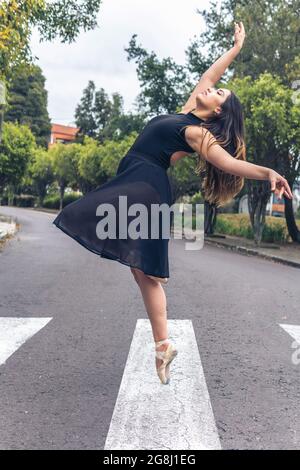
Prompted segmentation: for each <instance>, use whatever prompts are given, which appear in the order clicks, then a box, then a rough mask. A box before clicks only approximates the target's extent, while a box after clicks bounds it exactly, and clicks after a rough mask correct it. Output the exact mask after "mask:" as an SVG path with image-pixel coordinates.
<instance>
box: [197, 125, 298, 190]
mask: <svg viewBox="0 0 300 470" xmlns="http://www.w3.org/2000/svg"><path fill="white" fill-rule="evenodd" d="M196 133H197V134H198V138H197V139H196V134H194V139H196V140H195V142H197V143H196V144H194V145H193V147H194V148H195V150H196V151H197V152H198V153H199V154H201V155H202V156H203V157H204V158H205V159H206V160H207V161H208V162H210V163H211V164H212V165H214V166H215V167H217V168H219V169H220V170H222V171H224V172H225V173H230V174H231V175H236V176H242V177H244V178H248V179H253V180H266V181H270V183H271V191H274V192H275V194H276V195H277V196H278V197H279V198H280V199H281V197H282V195H283V194H284V195H285V196H286V197H288V198H289V199H293V193H292V191H291V188H290V186H289V184H288V182H287V180H286V179H285V178H284V177H283V176H281V175H280V174H279V173H277V172H276V171H274V170H272V169H271V168H268V167H265V166H260V165H255V164H254V163H250V162H246V161H244V160H237V159H236V158H234V157H232V156H231V155H230V153H228V152H227V151H226V150H225V149H223V147H221V146H220V145H218V144H213V145H211V146H210V147H209V148H208V143H209V142H210V139H213V140H214V137H213V135H212V134H211V133H210V132H209V131H207V130H204V128H201V127H200V128H198V129H197V131H196ZM201 142H202V143H201Z"/></svg>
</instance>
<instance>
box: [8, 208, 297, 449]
mask: <svg viewBox="0 0 300 470" xmlns="http://www.w3.org/2000/svg"><path fill="white" fill-rule="evenodd" d="M0 212H1V213H3V214H9V215H16V216H17V217H18V220H19V222H20V223H21V230H20V231H19V232H18V234H17V235H16V237H15V238H14V239H12V240H9V241H8V243H7V244H6V247H5V249H4V251H3V252H1V253H0V317H22V318H26V317H53V319H52V320H51V321H50V322H49V323H48V324H47V325H46V326H45V327H44V328H42V329H41V330H40V331H39V332H38V333H37V334H36V335H34V336H33V337H32V338H30V339H29V340H28V341H26V342H25V343H24V344H23V345H22V346H21V347H20V348H18V349H17V350H16V351H15V352H14V353H13V354H12V355H11V356H10V357H9V358H8V360H7V361H6V363H5V364H3V365H2V366H0V416H1V424H0V448H1V449H103V447H104V442H105V438H106V436H107V432H108V428H109V424H110V420H111V416H112V413H113V409H114V405H115V401H116V398H117V396H118V390H119V386H120V382H121V379H122V375H123V370H124V366H125V364H126V360H127V356H128V350H129V347H130V343H131V340H132V333H133V331H134V328H135V325H136V322H137V319H138V318H147V314H146V312H145V309H144V305H143V302H142V298H141V294H140V291H139V289H138V286H137V285H136V283H135V281H134V279H133V277H132V274H131V272H130V270H129V268H128V267H127V266H124V265H122V264H120V263H118V262H116V261H112V260H108V259H103V258H101V257H99V256H97V255H95V254H94V253H91V252H89V251H88V250H86V249H85V248H83V247H82V246H81V245H79V244H78V243H77V242H75V241H74V240H73V239H71V238H70V237H68V236H66V235H65V234H64V233H63V232H61V231H60V230H59V229H58V228H57V227H55V226H54V225H53V224H52V220H53V219H54V217H55V216H54V215H52V214H49V213H46V212H38V211H32V210H29V209H21V208H11V207H5V206H1V208H0ZM169 251H170V253H169V254H170V275H171V278H170V280H169V284H168V285H167V286H166V287H165V291H166V295H167V299H168V316H169V318H170V319H191V320H192V322H193V326H194V330H195V334H196V339H197V344H198V348H199V352H200V356H201V360H202V364H203V369H204V373H205V378H206V382H207V386H208V391H209V395H210V400H211V404H212V408H213V412H214V416H215V421H216V425H217V429H218V433H219V437H220V440H221V445H222V448H223V449H299V448H300V417H299V410H300V364H298V365H296V364H294V363H293V362H292V353H293V352H294V350H293V349H292V347H291V344H292V342H293V339H292V337H291V336H289V335H288V334H287V332H286V331H284V330H283V329H282V328H281V327H280V324H293V325H299V324H300V318H299V304H300V302H299V300H300V290H299V280H300V277H299V269H296V268H293V267H290V266H284V265H280V264H277V263H273V262H271V261H267V260H263V259H260V258H256V257H252V256H246V255H243V254H240V253H234V252H232V251H227V250H226V249H224V248H217V247H213V246H208V245H205V246H204V248H203V249H202V250H199V251H186V250H185V249H184V241H183V240H173V239H172V240H171V241H170V250H169ZM299 357H300V355H299Z"/></svg>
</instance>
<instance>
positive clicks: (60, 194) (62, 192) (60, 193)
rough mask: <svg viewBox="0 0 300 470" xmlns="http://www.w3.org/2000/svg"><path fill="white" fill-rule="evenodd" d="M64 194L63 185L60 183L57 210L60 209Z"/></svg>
mask: <svg viewBox="0 0 300 470" xmlns="http://www.w3.org/2000/svg"><path fill="white" fill-rule="evenodd" d="M64 194H65V185H64V184H61V185H60V187H59V210H60V211H61V210H62V208H63V200H64Z"/></svg>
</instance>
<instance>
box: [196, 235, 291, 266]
mask: <svg viewBox="0 0 300 470" xmlns="http://www.w3.org/2000/svg"><path fill="white" fill-rule="evenodd" d="M204 243H207V244H209V245H216V246H222V247H225V248H227V249H229V250H235V251H239V252H242V253H246V254H248V255H255V256H260V257H261V258H265V259H270V260H272V261H277V262H279V263H283V264H288V265H290V266H294V267H295V268H300V244H299V243H284V244H280V243H266V242H262V243H261V245H260V246H259V247H257V246H256V245H255V243H254V240H250V239H247V238H243V237H234V236H232V235H221V234H215V235H214V236H205V238H204Z"/></svg>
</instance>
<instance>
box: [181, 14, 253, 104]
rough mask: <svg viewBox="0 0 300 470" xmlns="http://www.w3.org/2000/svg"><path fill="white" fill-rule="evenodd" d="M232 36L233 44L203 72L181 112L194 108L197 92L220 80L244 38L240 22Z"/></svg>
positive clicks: (242, 26)
mask: <svg viewBox="0 0 300 470" xmlns="http://www.w3.org/2000/svg"><path fill="white" fill-rule="evenodd" d="M234 38H235V42H234V46H233V47H232V48H231V49H229V51H226V52H225V53H224V54H223V55H222V56H221V57H219V59H217V60H216V62H214V63H213V65H211V66H210V67H209V69H207V70H206V72H204V74H203V75H202V77H201V79H200V80H199V82H198V83H197V85H196V87H195V88H194V90H193V92H192V93H191V95H190V97H189V99H188V100H187V102H186V103H185V105H184V106H183V108H182V111H183V112H185V111H189V110H190V109H193V108H195V106H196V96H197V95H198V93H201V92H202V91H205V90H206V89H207V88H208V87H211V86H214V85H215V84H216V83H217V82H218V81H219V80H220V78H221V77H222V75H223V74H224V72H225V70H226V69H227V68H228V67H229V65H230V64H231V63H232V62H233V61H234V59H235V58H236V56H237V55H238V54H239V52H240V50H241V48H242V47H243V42H244V39H245V30H244V25H243V23H242V22H240V26H239V25H238V24H237V23H235V33H234Z"/></svg>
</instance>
